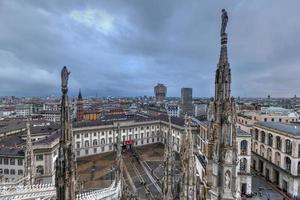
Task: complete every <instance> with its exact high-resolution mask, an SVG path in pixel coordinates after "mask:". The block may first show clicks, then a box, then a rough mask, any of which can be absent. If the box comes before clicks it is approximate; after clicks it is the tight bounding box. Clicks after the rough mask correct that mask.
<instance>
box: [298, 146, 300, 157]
mask: <svg viewBox="0 0 300 200" xmlns="http://www.w3.org/2000/svg"><path fill="white" fill-rule="evenodd" d="M298 158H300V144H298Z"/></svg>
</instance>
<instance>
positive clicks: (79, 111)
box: [76, 89, 83, 121]
mask: <svg viewBox="0 0 300 200" xmlns="http://www.w3.org/2000/svg"><path fill="white" fill-rule="evenodd" d="M76 119H77V121H81V120H83V99H82V94H81V89H79V93H78V98H77V103H76Z"/></svg>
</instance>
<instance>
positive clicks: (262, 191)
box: [252, 175, 284, 200]
mask: <svg viewBox="0 0 300 200" xmlns="http://www.w3.org/2000/svg"><path fill="white" fill-rule="evenodd" d="M252 192H253V193H257V196H255V197H254V198H253V199H261V200H268V199H269V200H282V199H283V198H284V196H283V195H282V194H281V193H280V192H279V191H278V190H277V189H276V188H274V187H272V186H271V185H270V183H268V182H266V181H265V179H264V178H262V177H259V176H256V175H254V176H253V177H252Z"/></svg>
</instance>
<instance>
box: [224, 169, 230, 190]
mask: <svg viewBox="0 0 300 200" xmlns="http://www.w3.org/2000/svg"><path fill="white" fill-rule="evenodd" d="M229 176H230V172H229V171H227V172H226V173H225V187H226V188H228V189H230V177H229Z"/></svg>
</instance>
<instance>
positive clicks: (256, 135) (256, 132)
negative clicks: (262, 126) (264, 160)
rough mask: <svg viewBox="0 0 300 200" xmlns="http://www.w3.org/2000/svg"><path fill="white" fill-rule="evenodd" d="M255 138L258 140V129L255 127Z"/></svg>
mask: <svg viewBox="0 0 300 200" xmlns="http://www.w3.org/2000/svg"><path fill="white" fill-rule="evenodd" d="M255 140H258V130H257V129H255Z"/></svg>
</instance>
